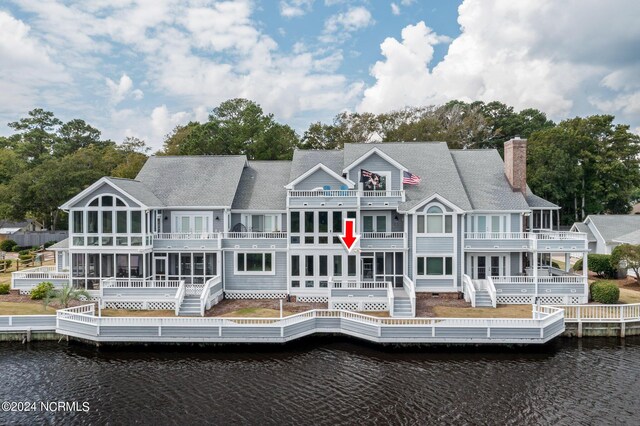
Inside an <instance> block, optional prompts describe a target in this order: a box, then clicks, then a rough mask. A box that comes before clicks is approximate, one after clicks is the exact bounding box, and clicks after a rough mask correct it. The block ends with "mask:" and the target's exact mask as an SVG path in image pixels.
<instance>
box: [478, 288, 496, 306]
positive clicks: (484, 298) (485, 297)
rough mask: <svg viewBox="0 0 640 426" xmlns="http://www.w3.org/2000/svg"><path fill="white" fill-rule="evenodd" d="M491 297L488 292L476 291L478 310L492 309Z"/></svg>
mask: <svg viewBox="0 0 640 426" xmlns="http://www.w3.org/2000/svg"><path fill="white" fill-rule="evenodd" d="M491 307H492V305H491V296H489V292H488V291H487V290H476V308H491Z"/></svg>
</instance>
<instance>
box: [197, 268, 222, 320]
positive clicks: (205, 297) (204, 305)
mask: <svg viewBox="0 0 640 426" xmlns="http://www.w3.org/2000/svg"><path fill="white" fill-rule="evenodd" d="M218 284H220V286H219V287H220V288H218ZM220 293H222V279H221V278H220V275H216V276H215V277H213V278H210V279H208V280H207V282H206V283H205V284H204V289H203V290H202V294H201V295H200V316H201V317H203V316H204V312H205V310H207V309H210V308H211V306H210V300H209V299H210V298H211V297H212V296H213V297H215V296H218V295H219V294H220Z"/></svg>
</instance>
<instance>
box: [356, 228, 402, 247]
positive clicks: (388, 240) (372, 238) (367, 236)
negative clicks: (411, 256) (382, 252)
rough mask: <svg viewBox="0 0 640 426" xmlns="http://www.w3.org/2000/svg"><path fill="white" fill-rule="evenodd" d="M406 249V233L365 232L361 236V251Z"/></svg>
mask: <svg viewBox="0 0 640 426" xmlns="http://www.w3.org/2000/svg"><path fill="white" fill-rule="evenodd" d="M404 247H405V233H404V232H363V233H362V234H361V235H360V248H361V249H382V248H397V249H402V248H404Z"/></svg>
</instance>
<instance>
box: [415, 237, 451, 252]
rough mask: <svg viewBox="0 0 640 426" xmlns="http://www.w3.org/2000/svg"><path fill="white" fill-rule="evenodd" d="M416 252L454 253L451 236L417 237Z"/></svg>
mask: <svg viewBox="0 0 640 426" xmlns="http://www.w3.org/2000/svg"><path fill="white" fill-rule="evenodd" d="M416 253H417V254H421V253H425V254H426V253H451V254H453V253H454V250H453V237H418V238H417V239H416Z"/></svg>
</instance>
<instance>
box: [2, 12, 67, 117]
mask: <svg viewBox="0 0 640 426" xmlns="http://www.w3.org/2000/svg"><path fill="white" fill-rule="evenodd" d="M0 58H2V59H0V100H1V101H0V114H3V116H7V117H11V118H15V116H14V115H15V113H16V112H18V111H24V110H26V109H29V108H32V107H34V106H37V105H38V104H39V103H43V102H46V101H49V100H50V98H56V97H58V98H59V99H60V100H61V101H64V100H65V99H66V98H67V94H68V93H66V91H65V90H64V87H65V86H66V85H67V84H69V83H71V81H72V79H71V76H70V75H69V73H68V72H67V70H66V69H65V67H64V66H63V65H62V64H59V63H57V62H56V61H55V59H54V57H53V56H52V55H51V52H50V50H49V49H47V48H46V46H45V45H43V44H42V43H41V42H40V41H39V40H38V39H37V38H36V37H34V35H33V31H32V30H31V28H30V27H29V26H28V25H26V24H25V23H24V22H22V21H21V20H18V19H16V18H14V17H13V16H11V15H9V14H8V13H6V12H3V11H0Z"/></svg>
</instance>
